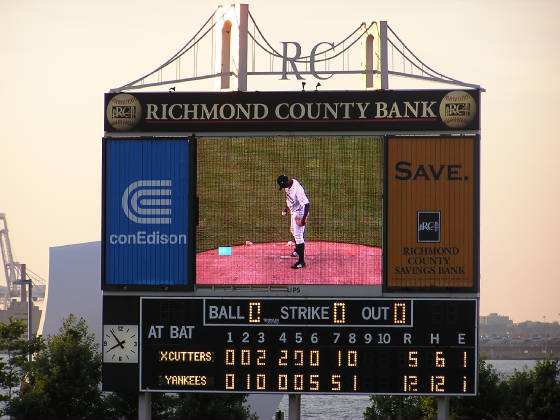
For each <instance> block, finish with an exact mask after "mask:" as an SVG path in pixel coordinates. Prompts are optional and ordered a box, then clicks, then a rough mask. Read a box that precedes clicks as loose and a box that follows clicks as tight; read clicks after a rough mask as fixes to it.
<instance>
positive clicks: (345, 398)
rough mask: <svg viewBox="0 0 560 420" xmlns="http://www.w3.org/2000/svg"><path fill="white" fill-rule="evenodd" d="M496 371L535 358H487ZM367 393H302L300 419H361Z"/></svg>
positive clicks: (524, 366)
mask: <svg viewBox="0 0 560 420" xmlns="http://www.w3.org/2000/svg"><path fill="white" fill-rule="evenodd" d="M487 363H489V364H491V365H492V366H493V367H494V369H496V371H497V372H498V373H501V374H503V375H504V376H511V375H512V374H513V372H514V371H515V370H520V371H522V370H531V369H533V367H534V366H535V364H536V360H487ZM369 403H370V401H369V395H302V396H301V418H302V420H325V419H341V420H356V419H363V418H364V416H363V413H364V411H365V410H366V407H367V406H368V405H369ZM278 409H279V410H282V411H283V412H284V418H285V419H287V418H288V395H284V396H283V397H282V400H281V401H280V405H279V406H278Z"/></svg>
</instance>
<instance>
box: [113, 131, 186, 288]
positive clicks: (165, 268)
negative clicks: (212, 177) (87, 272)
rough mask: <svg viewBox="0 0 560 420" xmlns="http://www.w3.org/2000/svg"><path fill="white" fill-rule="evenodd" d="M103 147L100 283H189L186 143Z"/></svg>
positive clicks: (133, 142) (127, 142) (121, 142)
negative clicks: (102, 265) (102, 279)
mask: <svg viewBox="0 0 560 420" xmlns="http://www.w3.org/2000/svg"><path fill="white" fill-rule="evenodd" d="M105 147H106V149H105V159H106V160H105V241H104V242H105V284H106V285H125V286H126V285H130V286H143V287H145V286H167V285H169V286H185V285H187V284H189V278H188V266H189V261H188V255H189V254H188V246H189V238H188V234H189V211H188V210H189V145H188V141H187V140H186V139H184V140H179V139H174V140H161V139H151V140H107V142H106V145H105ZM190 281H192V279H191V280H190Z"/></svg>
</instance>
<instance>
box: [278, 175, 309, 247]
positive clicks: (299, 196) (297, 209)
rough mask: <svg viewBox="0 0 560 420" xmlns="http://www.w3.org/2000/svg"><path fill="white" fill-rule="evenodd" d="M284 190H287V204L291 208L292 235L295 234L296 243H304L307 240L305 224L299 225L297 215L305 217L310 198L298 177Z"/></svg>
mask: <svg viewBox="0 0 560 420" xmlns="http://www.w3.org/2000/svg"><path fill="white" fill-rule="evenodd" d="M284 190H285V191H286V206H287V207H288V208H289V209H290V215H291V223H290V231H291V232H292V235H294V239H295V241H296V244H302V243H304V242H305V240H304V234H305V225H304V226H300V225H298V224H297V222H296V217H301V218H303V214H304V211H305V205H306V204H309V199H308V198H307V195H306V194H305V189H304V188H303V187H302V186H301V184H300V183H299V181H298V180H297V179H293V183H292V186H291V187H289V188H284Z"/></svg>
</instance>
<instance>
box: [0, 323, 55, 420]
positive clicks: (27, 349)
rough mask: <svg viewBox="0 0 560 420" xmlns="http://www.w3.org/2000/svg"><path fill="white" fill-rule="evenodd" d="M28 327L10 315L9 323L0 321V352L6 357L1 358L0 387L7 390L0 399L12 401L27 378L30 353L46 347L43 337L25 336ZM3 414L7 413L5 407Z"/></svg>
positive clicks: (1, 411)
mask: <svg viewBox="0 0 560 420" xmlns="http://www.w3.org/2000/svg"><path fill="white" fill-rule="evenodd" d="M26 331H27V327H26V326H25V324H24V323H23V320H21V319H15V318H13V317H10V319H9V321H8V323H7V324H5V323H0V352H2V353H3V354H5V355H6V359H5V360H4V359H0V388H2V389H4V390H7V392H3V393H0V401H2V402H4V403H8V404H9V403H10V401H11V399H12V395H13V394H12V391H13V389H14V388H18V389H19V387H20V385H21V384H22V382H24V380H25V368H26V367H27V365H28V364H29V361H28V355H29V354H30V353H31V354H32V353H35V352H36V351H38V350H40V349H42V348H44V342H43V340H42V339H41V338H37V337H34V338H33V339H32V340H31V341H29V340H27V339H26V338H24V334H25V333H26ZM0 413H1V415H4V414H6V413H5V410H4V407H2V409H1V410H0Z"/></svg>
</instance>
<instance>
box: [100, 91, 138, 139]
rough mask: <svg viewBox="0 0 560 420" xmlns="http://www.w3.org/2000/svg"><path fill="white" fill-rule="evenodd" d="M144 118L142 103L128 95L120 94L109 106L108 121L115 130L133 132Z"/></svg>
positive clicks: (113, 98) (112, 99)
mask: <svg viewBox="0 0 560 420" xmlns="http://www.w3.org/2000/svg"><path fill="white" fill-rule="evenodd" d="M141 118H142V106H141V105H140V101H139V100H138V99H136V97H134V96H133V95H130V94H128V93H120V94H118V95H116V96H114V97H112V98H111V100H110V101H109V103H108V104H107V121H108V122H109V124H110V125H111V127H113V128H114V129H115V130H118V131H127V130H131V129H132V128H134V127H135V126H136V124H138V122H139V121H140V119H141Z"/></svg>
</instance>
